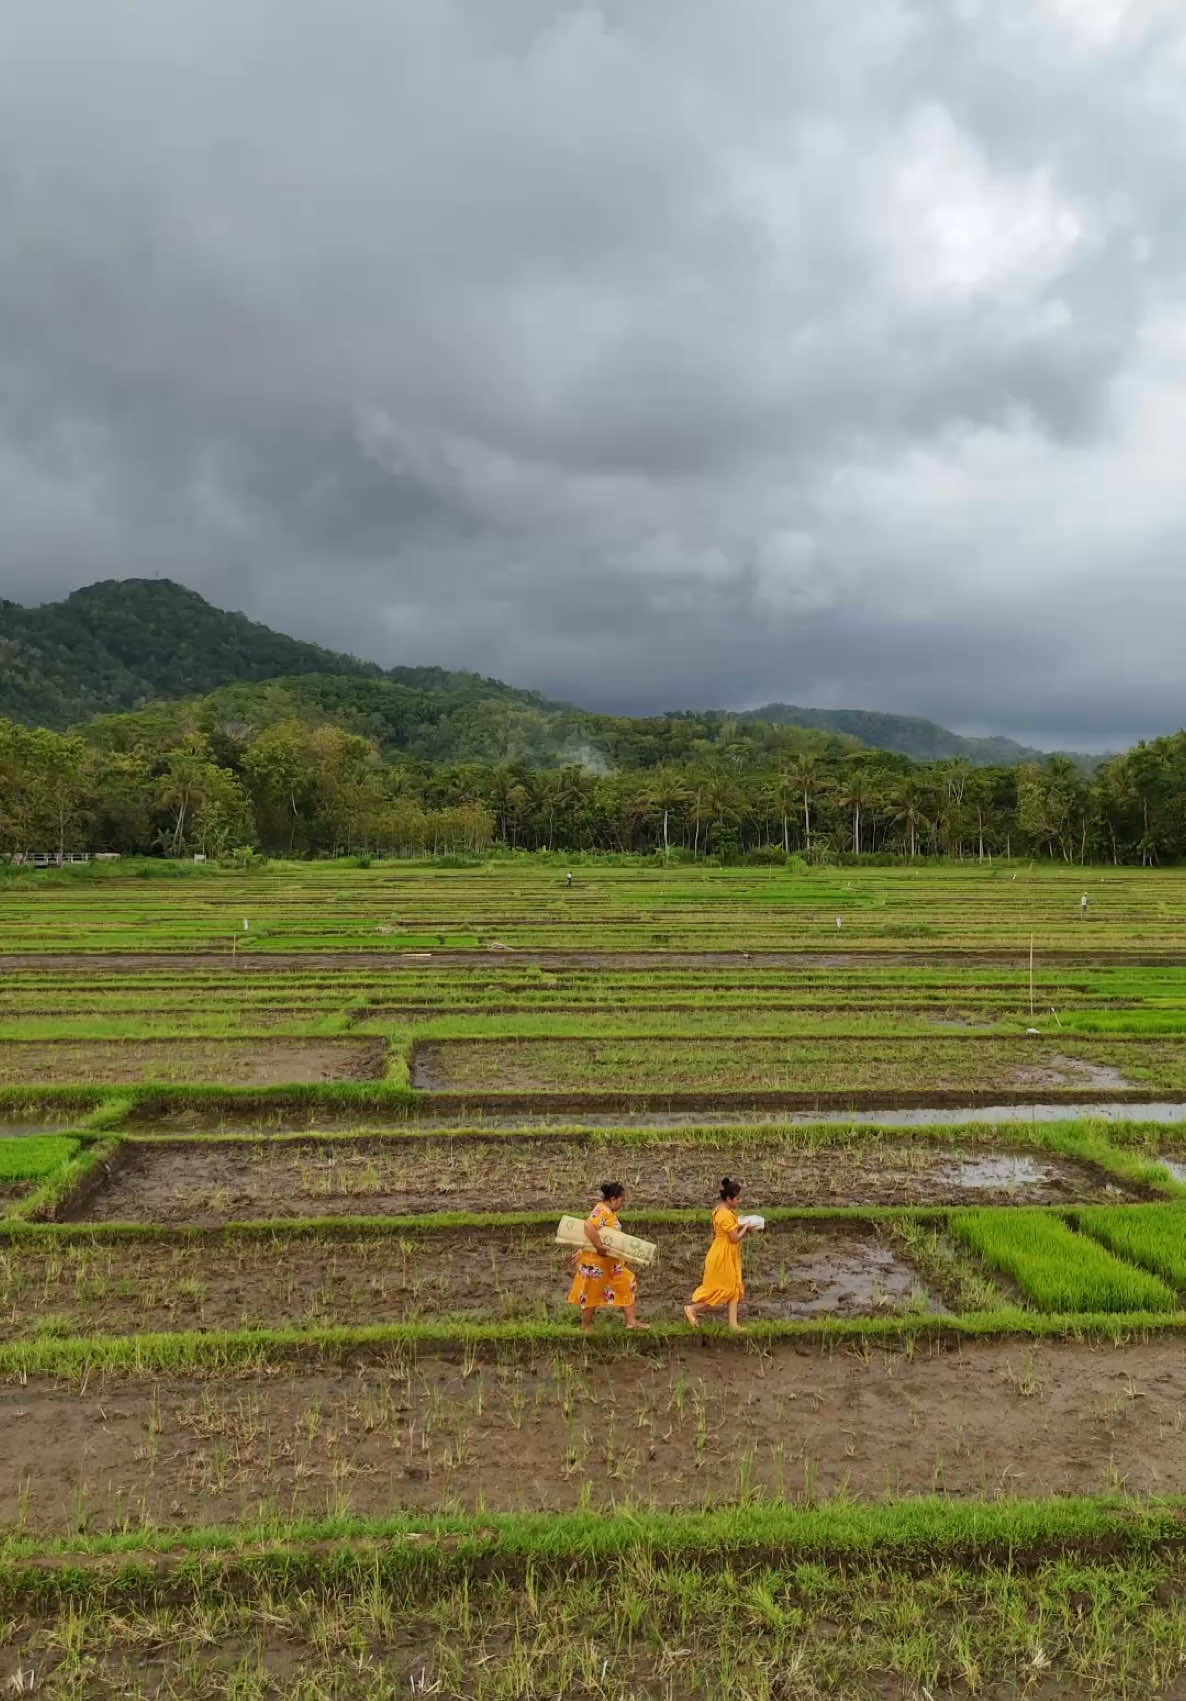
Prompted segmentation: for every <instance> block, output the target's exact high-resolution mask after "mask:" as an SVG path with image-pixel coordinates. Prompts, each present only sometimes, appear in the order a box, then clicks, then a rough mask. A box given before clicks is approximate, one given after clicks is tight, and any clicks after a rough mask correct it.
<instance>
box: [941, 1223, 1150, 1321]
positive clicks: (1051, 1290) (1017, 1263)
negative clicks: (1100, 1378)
mask: <svg viewBox="0 0 1186 1701" xmlns="http://www.w3.org/2000/svg"><path fill="white" fill-rule="evenodd" d="M949 1227H950V1230H951V1233H952V1234H953V1235H955V1236H956V1238H957V1239H960V1240H962V1241H964V1242H965V1243H966V1244H967V1245H968V1246H970V1247H971V1248H972V1249H973V1250H974V1251H975V1252H977V1253H978V1254H979V1255H980V1256H981V1257H982V1258H983V1259H984V1260H985V1261H986V1262H987V1263H988V1264H990V1265H992V1266H993V1267H995V1268H996V1269H1000V1270H1004V1271H1006V1272H1007V1274H1008V1275H1010V1276H1011V1277H1012V1278H1013V1280H1014V1281H1015V1282H1016V1284H1017V1286H1018V1288H1019V1289H1020V1290H1021V1292H1022V1293H1023V1294H1024V1295H1025V1297H1026V1299H1027V1300H1028V1301H1029V1302H1030V1303H1031V1304H1033V1305H1035V1306H1037V1307H1038V1309H1039V1310H1042V1311H1057V1312H1062V1313H1067V1312H1097V1313H1098V1312H1101V1311H1118V1312H1126V1311H1148V1312H1157V1311H1161V1312H1167V1313H1168V1312H1172V1311H1176V1310H1177V1309H1178V1303H1177V1296H1176V1294H1175V1293H1174V1291H1173V1289H1171V1288H1170V1287H1169V1286H1168V1285H1167V1284H1166V1282H1164V1281H1163V1280H1162V1279H1161V1277H1160V1276H1157V1275H1154V1274H1153V1273H1152V1272H1150V1271H1147V1270H1143V1269H1139V1268H1138V1267H1137V1266H1136V1265H1134V1264H1130V1263H1127V1262H1125V1261H1124V1260H1123V1259H1122V1258H1118V1257H1116V1256H1115V1255H1114V1254H1113V1253H1111V1252H1109V1251H1108V1250H1107V1248H1106V1246H1104V1245H1102V1244H1101V1243H1100V1241H1099V1240H1097V1239H1093V1238H1092V1237H1091V1236H1089V1235H1085V1234H1078V1233H1076V1232H1075V1231H1074V1229H1072V1228H1071V1227H1070V1226H1069V1225H1068V1224H1067V1223H1065V1222H1063V1221H1062V1220H1061V1219H1059V1218H1057V1217H1055V1216H1053V1215H1052V1214H1050V1213H1049V1212H1042V1211H1033V1210H1027V1209H1022V1210H1018V1211H1012V1212H987V1211H960V1212H955V1213H953V1215H952V1216H951V1218H950V1219H949Z"/></svg>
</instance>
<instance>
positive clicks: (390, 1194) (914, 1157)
mask: <svg viewBox="0 0 1186 1701" xmlns="http://www.w3.org/2000/svg"><path fill="white" fill-rule="evenodd" d="M726 1171H728V1172H729V1173H730V1174H736V1175H739V1176H740V1177H741V1178H742V1179H743V1180H744V1182H745V1189H746V1193H745V1197H746V1202H747V1204H748V1205H750V1206H751V1207H752V1208H753V1209H754V1210H760V1209H761V1208H762V1207H763V1206H764V1205H765V1206H774V1205H787V1206H795V1205H800V1206H802V1205H943V1204H967V1203H969V1202H970V1201H974V1202H976V1203H978V1204H989V1205H991V1204H1020V1203H1024V1204H1060V1203H1061V1204H1083V1203H1088V1202H1102V1201H1108V1200H1116V1199H1119V1198H1124V1197H1130V1198H1131V1197H1141V1196H1143V1195H1141V1194H1140V1192H1139V1191H1137V1190H1127V1191H1126V1190H1125V1189H1123V1188H1121V1187H1120V1186H1119V1185H1118V1184H1117V1183H1116V1182H1115V1181H1114V1180H1113V1179H1112V1178H1111V1177H1110V1176H1108V1175H1107V1174H1106V1172H1104V1171H1102V1170H1097V1169H1095V1168H1093V1167H1092V1166H1091V1165H1089V1164H1082V1163H1073V1162H1071V1161H1069V1160H1068V1159H1065V1158H1056V1157H1051V1156H1048V1155H1047V1154H1045V1153H1003V1154H1002V1153H996V1154H989V1153H977V1152H976V1151H975V1149H974V1148H973V1149H970V1150H969V1151H966V1152H961V1151H959V1150H957V1149H951V1148H944V1147H934V1146H931V1145H930V1144H928V1143H923V1142H918V1143H917V1144H914V1145H910V1144H903V1145H889V1144H885V1143H882V1142H873V1141H870V1142H867V1143H860V1142H853V1143H851V1144H837V1145H835V1146H812V1147H807V1148H803V1147H799V1146H797V1145H796V1144H795V1143H794V1142H793V1141H786V1142H781V1141H778V1140H774V1139H772V1140H764V1141H762V1142H760V1143H759V1142H756V1141H753V1140H749V1141H746V1140H737V1141H729V1140H728V1139H720V1140H715V1141H711V1142H710V1141H707V1140H678V1139H671V1140H666V1139H655V1140H647V1141H646V1142H644V1143H629V1142H623V1141H615V1140H614V1139H613V1137H612V1135H606V1136H604V1137H598V1136H597V1135H591V1136H589V1137H587V1138H579V1137H578V1138H562V1137H557V1138H555V1139H553V1138H550V1137H547V1136H540V1137H532V1138H531V1139H527V1140H514V1139H507V1138H503V1137H499V1136H495V1137H493V1138H491V1139H481V1138H476V1139H471V1138H462V1139H456V1138H448V1137H445V1138H442V1139H432V1138H430V1137H429V1138H421V1137H400V1136H397V1137H396V1138H394V1139H390V1140H383V1139H381V1138H377V1139H374V1140H371V1139H360V1140H349V1139H343V1140H320V1141H308V1142H306V1141H300V1140H296V1141H289V1140H285V1141H274V1142H269V1141H268V1140H266V1139H262V1140H258V1141H250V1142H248V1141H230V1140H215V1139H205V1140H194V1141H192V1142H190V1141H184V1142H181V1141H176V1142H174V1141H168V1142H161V1143H160V1144H156V1143H154V1142H151V1141H144V1142H133V1143H129V1144H127V1145H125V1146H123V1147H122V1148H121V1150H120V1153H119V1159H118V1162H117V1163H116V1164H115V1165H113V1166H112V1169H111V1172H110V1174H109V1176H108V1178H107V1180H106V1182H105V1184H104V1185H102V1186H101V1187H100V1188H98V1190H97V1191H95V1192H94V1193H93V1194H92V1195H90V1196H89V1197H85V1198H83V1199H81V1200H80V1201H79V1202H78V1203H77V1204H74V1205H72V1206H68V1207H67V1209H66V1210H65V1212H64V1213H63V1215H64V1216H66V1217H67V1218H71V1219H74V1220H79V1221H89V1222H155V1223H193V1224H200V1225H212V1224H217V1223H225V1222H243V1221H251V1220H259V1219H266V1218H284V1217H318V1216H324V1217H344V1216H368V1217H369V1216H403V1215H413V1214H417V1213H422V1212H426V1211H451V1210H468V1211H506V1210H520V1211H525V1210H550V1209H555V1210H556V1211H557V1212H560V1211H562V1210H572V1209H581V1208H583V1207H584V1206H585V1205H586V1204H588V1203H589V1202H590V1200H591V1198H592V1197H593V1195H594V1193H595V1190H596V1186H597V1184H598V1182H600V1181H601V1180H602V1179H603V1178H605V1177H608V1176H612V1177H614V1178H616V1179H618V1180H621V1181H623V1182H624V1183H625V1185H626V1188H627V1193H628V1202H627V1216H628V1215H629V1208H630V1206H631V1205H632V1206H633V1207H634V1208H635V1209H640V1208H642V1207H645V1206H650V1207H652V1208H655V1207H658V1208H663V1207H676V1206H696V1205H707V1204H708V1203H709V1202H710V1201H711V1200H712V1199H713V1198H714V1197H715V1195H716V1191H717V1187H718V1185H719V1183H720V1178H721V1176H722V1175H723V1174H724V1173H725V1172H726Z"/></svg>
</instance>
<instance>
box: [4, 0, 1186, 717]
mask: <svg viewBox="0 0 1186 1701" xmlns="http://www.w3.org/2000/svg"><path fill="white" fill-rule="evenodd" d="M1184 88H1186V7H1183V6H1182V4H1181V3H1180V0H1166V3H1164V4H1163V3H1162V0H851V3H847V0H729V3H728V4H726V3H724V0H601V3H600V4H598V5H593V4H580V3H575V0H574V3H573V4H564V3H561V0H348V3H346V4H339V5H331V4H330V3H329V0H322V3H318V4H314V3H313V0H151V3H145V0H38V3H36V4H33V3H29V4H24V5H14V6H9V7H7V8H5V11H4V23H3V32H2V37H0V591H2V592H3V593H4V594H6V595H7V596H10V597H13V598H15V599H16V600H18V601H25V602H33V601H42V600H47V599H50V598H54V597H57V596H59V595H61V594H63V593H64V592H66V591H68V590H70V589H72V588H74V587H75V586H78V585H82V584H86V583H88V582H90V581H92V580H94V579H98V578H107V577H112V576H131V575H142V574H152V573H160V574H163V575H167V576H170V577H173V578H178V579H181V580H182V581H184V582H185V583H186V584H189V585H192V586H193V587H194V588H195V589H197V590H200V591H202V592H203V593H204V594H205V595H207V596H208V597H210V598H211V600H212V601H215V602H218V603H220V604H222V605H224V606H229V607H232V608H242V609H243V610H245V611H246V612H247V613H249V614H251V615H253V616H254V617H256V618H258V619H262V620H265V621H267V622H268V623H269V624H271V625H274V626H277V627H280V628H282V629H283V630H286V631H290V632H293V633H295V634H297V635H298V636H301V637H306V638H315V639H318V640H320V641H322V642H324V643H328V644H331V645H334V646H336V647H341V648H348V649H352V650H355V651H356V652H358V653H360V654H363V655H366V656H369V657H373V658H375V659H377V660H380V661H382V662H385V663H389V664H390V663H395V662H403V663H412V664H417V663H440V664H443V665H447V666H459V667H472V668H476V669H478V670H480V671H481V672H484V673H492V674H496V675H499V676H501V677H504V678H507V679H510V680H512V681H513V682H515V683H517V684H522V685H530V686H534V687H536V688H537V689H540V690H543V691H545V692H548V693H549V694H552V695H556V696H562V697H565V698H569V699H571V700H575V701H579V702H581V703H584V704H587V705H589V706H591V707H599V708H610V709H617V710H622V711H627V712H629V711H635V712H646V711H654V710H659V709H663V708H668V707H693V706H701V707H702V706H706V705H732V706H738V707H741V706H748V705H754V704H758V703H761V702H764V701H768V700H770V699H772V698H779V699H782V700H784V701H791V702H798V703H805V704H813V705H817V706H833V707H866V708H885V709H893V710H897V711H900V712H904V713H918V714H925V715H929V716H931V717H933V718H934V719H937V720H940V721H942V722H944V723H946V724H948V725H951V726H954V727H958V728H961V729H964V730H972V731H978V730H993V731H1001V732H1005V733H1009V734H1011V735H1013V736H1015V737H1021V738H1023V739H1027V740H1033V741H1036V742H1040V743H1045V744H1048V745H1053V744H1062V745H1071V746H1077V747H1080V748H1092V747H1094V748H1099V747H1103V746H1116V745H1118V744H1121V743H1127V742H1131V741H1132V740H1133V739H1135V738H1137V737H1140V736H1144V735H1148V734H1152V733H1156V732H1159V731H1163V730H1168V729H1170V728H1173V727H1177V726H1178V725H1180V724H1181V723H1182V721H1183V720H1184V719H1186V669H1184V667H1183V661H1182V648H1183V633H1184V632H1186V194H1184V190H1186V100H1184V98H1183V89H1184Z"/></svg>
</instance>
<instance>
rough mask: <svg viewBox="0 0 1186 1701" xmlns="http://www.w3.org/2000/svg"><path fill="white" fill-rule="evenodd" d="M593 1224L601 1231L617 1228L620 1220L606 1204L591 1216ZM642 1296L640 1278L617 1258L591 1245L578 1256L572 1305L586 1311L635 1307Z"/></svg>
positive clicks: (596, 1207)
mask: <svg viewBox="0 0 1186 1701" xmlns="http://www.w3.org/2000/svg"><path fill="white" fill-rule="evenodd" d="M589 1220H590V1222H593V1223H596V1225H597V1227H598V1228H599V1229H603V1228H607V1229H616V1228H617V1227H618V1226H619V1225H618V1219H617V1217H615V1216H614V1213H613V1212H612V1211H611V1210H610V1208H609V1206H608V1205H606V1204H605V1203H602V1204H600V1205H595V1206H594V1207H593V1209H592V1211H590V1213H589ZM637 1293H638V1278H637V1277H636V1276H635V1274H634V1272H633V1270H628V1269H627V1268H626V1266H625V1264H619V1263H618V1261H617V1259H616V1258H610V1257H607V1256H603V1254H602V1253H600V1252H594V1250H593V1248H592V1247H591V1246H586V1247H582V1248H581V1250H580V1251H579V1252H578V1253H577V1267H576V1274H575V1275H574V1276H573V1278H572V1286H571V1288H569V1290H568V1303H569V1305H579V1306H580V1308H581V1310H582V1311H596V1310H597V1308H598V1306H601V1305H633V1304H634V1301H635V1296H636V1295H637Z"/></svg>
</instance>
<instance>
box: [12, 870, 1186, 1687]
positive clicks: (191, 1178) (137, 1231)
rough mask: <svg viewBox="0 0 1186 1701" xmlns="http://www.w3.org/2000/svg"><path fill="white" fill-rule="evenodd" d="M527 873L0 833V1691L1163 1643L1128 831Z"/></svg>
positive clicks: (1174, 1138) (1176, 1505)
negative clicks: (739, 1230) (715, 1285)
mask: <svg viewBox="0 0 1186 1701" xmlns="http://www.w3.org/2000/svg"><path fill="white" fill-rule="evenodd" d="M573 873H574V879H573V884H572V886H571V888H569V887H567V886H566V885H565V881H564V874H565V870H564V868H563V867H562V866H560V865H558V864H556V863H554V862H552V861H550V860H549V859H547V858H538V859H537V858H528V857H524V858H522V859H520V860H518V861H502V862H495V863H491V864H488V865H484V866H480V867H477V866H475V867H462V868H443V867H431V866H418V865H411V864H394V865H393V864H377V865H376V866H374V867H369V868H354V867H345V866H338V865H332V864H325V865H300V866H297V865H292V866H285V865H279V866H273V867H270V868H265V869H260V870H254V871H251V872H249V873H243V872H231V871H224V870H220V869H217V868H214V867H210V868H207V869H201V870H195V871H194V872H193V873H192V875H190V876H188V877H186V878H172V879H160V878H151V877H146V876H142V875H140V874H139V873H137V871H136V869H135V868H129V869H127V870H116V872H114V873H106V874H104V875H103V876H102V877H79V876H72V875H68V874H65V873H63V874H57V873H53V872H49V873H46V874H42V873H35V872H31V873H30V874H29V875H27V876H26V877H22V878H20V879H16V878H12V879H9V880H8V881H7V882H5V884H4V885H3V887H0V969H2V972H0V1693H11V1694H37V1695H41V1696H50V1697H66V1696H70V1697H75V1696H86V1697H91V1696H93V1697H102V1698H107V1697H116V1696H120V1697H135V1698H138V1701H146V1698H147V1697H170V1698H184V1701H196V1698H197V1697H207V1696H226V1697H233V1698H236V1701H256V1698H259V1701H265V1698H268V1701H270V1698H273V1697H276V1698H280V1697H284V1698H288V1697H297V1698H303V1701H321V1698H325V1697H329V1698H335V1701H336V1698H345V1697H355V1696H367V1697H396V1696H413V1697H414V1696H420V1695H441V1696H454V1697H471V1696H473V1697H482V1698H490V1701H495V1698H503V1697H506V1698H521V1701H537V1698H541V1701H542V1698H543V1697H566V1698H567V1697H577V1698H584V1697H596V1698H604V1701H632V1698H638V1701H660V1698H662V1701H678V1698H682V1697H697V1698H699V1697H705V1698H709V1697H717V1696H721V1695H725V1694H730V1695H735V1696H738V1697H741V1698H743V1701H749V1698H753V1701H799V1698H802V1701H811V1698H814V1697H819V1696H838V1697H854V1696H870V1697H876V1698H879V1701H891V1698H892V1701H907V1698H910V1701H927V1698H930V1701H937V1698H938V1697H941V1696H942V1697H964V1696H969V1697H970V1696H977V1697H982V1696H988V1697H994V1698H998V1701H1004V1698H1005V1697H1015V1696H1032V1697H1036V1698H1037V1701H1056V1698H1057V1701H1064V1698H1070V1697H1079V1696H1118V1697H1138V1696H1165V1697H1186V874H1178V873H1177V872H1174V871H1135V870H1131V869H1088V870H1084V869H1080V868H1073V867H1070V868H1063V867H1057V866H1037V867H1030V866H1026V865H1020V866H1018V865H1008V866H1006V867H1003V868H1002V867H996V866H989V865H975V864H972V865H962V866H959V865H956V866H940V867H936V868H925V869H924V868H900V869H868V870H865V869H850V868H846V869H839V870H838V869H831V870H828V869H812V870H798V869H791V868H787V869H781V868H780V869H758V870H725V869H713V868H699V869H688V868H672V869H671V870H669V871H665V870H663V869H661V868H657V867H655V866H653V865H645V866H644V865H635V866H628V865H623V866H611V865H605V866H602V865H584V864H582V865H580V866H579V867H576V868H574V871H573ZM1084 893H1086V894H1087V895H1088V900H1089V902H1088V908H1087V912H1086V915H1085V914H1084V913H1083V910H1082V906H1081V898H1082V895H1083V894H1084ZM838 923H839V925H838ZM725 1173H729V1174H731V1175H735V1176H737V1177H739V1178H740V1179H741V1180H742V1181H743V1183H744V1193H743V1201H742V1202H743V1207H744V1208H747V1209H749V1210H754V1211H758V1212H760V1213H761V1214H762V1215H763V1216H764V1217H765V1220H766V1227H765V1229H764V1230H763V1231H762V1232H761V1233H760V1234H757V1235H755V1236H753V1237H752V1238H750V1239H748V1240H747V1241H746V1242H745V1244H744V1247H743V1258H744V1266H745V1280H746V1296H745V1300H744V1303H743V1307H742V1321H743V1322H744V1323H745V1325H746V1330H745V1332H744V1333H743V1334H741V1335H738V1336H731V1335H729V1334H728V1333H727V1331H726V1330H725V1328H724V1326H723V1322H716V1321H712V1320H709V1319H706V1320H705V1322H704V1323H703V1324H702V1326H701V1327H700V1328H699V1329H697V1330H693V1329H692V1328H691V1327H689V1326H688V1324H687V1323H686V1321H685V1320H684V1317H683V1305H684V1303H685V1302H686V1300H687V1299H688V1297H689V1295H690V1293H691V1291H692V1289H693V1287H694V1286H695V1285H696V1283H697V1282H698V1280H699V1278H700V1273H701V1268H702V1264H703V1258H704V1254H705V1251H706V1248H707V1245H708V1241H709V1237H710V1232H711V1231H710V1211H711V1206H712V1203H713V1201H714V1198H715V1195H716V1190H717V1185H718V1183H719V1181H720V1178H721V1176H722V1175H723V1174H725ZM608 1177H614V1178H616V1179H619V1180H620V1181H621V1182H622V1183H623V1184H624V1186H625V1189H626V1203H625V1206H624V1208H623V1211H622V1223H623V1227H624V1228H625V1229H627V1230H628V1231H629V1232H630V1233H632V1234H635V1235H640V1236H643V1237H644V1238H646V1239H649V1240H652V1241H654V1242H656V1243H657V1245H658V1247H659V1258H658V1261H657V1263H656V1264H655V1265H653V1266H652V1267H650V1268H647V1269H643V1270H641V1271H640V1272H639V1314H640V1317H641V1318H643V1319H644V1320H645V1321H646V1322H648V1323H649V1324H650V1328H649V1330H648V1331H646V1332H634V1333H631V1332H628V1331H626V1330H625V1329H624V1328H623V1326H622V1322H621V1319H620V1318H619V1317H617V1316H614V1315H606V1314H604V1313H603V1314H602V1315H601V1316H599V1318H598V1320H597V1323H596V1326H595V1328H594V1330H593V1332H592V1333H591V1334H589V1335H583V1334H582V1332H581V1331H580V1329H579V1327H578V1321H577V1317H576V1313H575V1310H574V1308H573V1307H571V1306H569V1305H568V1304H567V1290H568V1284H569V1281H570V1278H571V1265H570V1261H569V1254H568V1253H567V1252H566V1251H565V1250H564V1249H562V1248H561V1247H559V1246H558V1245H557V1244H556V1242H555V1229H556V1224H557V1221H558V1219H559V1217H560V1216H561V1215H562V1214H572V1213H576V1214H579V1215H585V1214H586V1213H587V1211H588V1210H589V1209H590V1208H591V1205H592V1203H593V1201H594V1198H595V1197H596V1192H597V1185H598V1183H599V1182H600V1181H601V1180H602V1179H604V1178H608Z"/></svg>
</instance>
